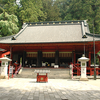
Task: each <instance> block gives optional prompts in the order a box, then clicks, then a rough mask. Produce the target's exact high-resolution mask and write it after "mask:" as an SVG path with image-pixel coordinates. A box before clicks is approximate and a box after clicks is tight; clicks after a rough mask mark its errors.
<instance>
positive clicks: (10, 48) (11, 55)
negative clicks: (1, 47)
mask: <svg viewBox="0 0 100 100" xmlns="http://www.w3.org/2000/svg"><path fill="white" fill-rule="evenodd" d="M10 59H12V46H10ZM10 65H12V61H10Z"/></svg>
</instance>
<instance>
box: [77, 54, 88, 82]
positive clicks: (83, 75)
mask: <svg viewBox="0 0 100 100" xmlns="http://www.w3.org/2000/svg"><path fill="white" fill-rule="evenodd" d="M78 61H80V62H81V78H80V81H88V78H87V76H86V67H87V61H89V58H86V57H85V56H84V55H83V57H81V58H79V59H78Z"/></svg>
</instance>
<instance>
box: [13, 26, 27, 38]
mask: <svg viewBox="0 0 100 100" xmlns="http://www.w3.org/2000/svg"><path fill="white" fill-rule="evenodd" d="M23 26H24V27H22V29H21V30H20V31H19V32H18V33H17V34H16V35H15V36H13V37H12V40H16V38H17V37H18V36H19V35H20V34H21V33H22V32H23V31H24V30H25V29H26V28H27V26H28V24H26V25H23Z"/></svg>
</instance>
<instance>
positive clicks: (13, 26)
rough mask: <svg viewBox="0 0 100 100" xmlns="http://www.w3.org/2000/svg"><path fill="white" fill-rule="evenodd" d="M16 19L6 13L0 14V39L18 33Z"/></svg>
mask: <svg viewBox="0 0 100 100" xmlns="http://www.w3.org/2000/svg"><path fill="white" fill-rule="evenodd" d="M17 23H18V19H17V16H15V15H13V14H12V15H9V14H7V13H6V12H3V13H1V14H0V37H2V36H9V35H13V34H16V33H17V32H18V31H19V28H18V26H17Z"/></svg>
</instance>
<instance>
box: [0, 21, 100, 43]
mask: <svg viewBox="0 0 100 100" xmlns="http://www.w3.org/2000/svg"><path fill="white" fill-rule="evenodd" d="M89 34H90V31H89V28H88V24H87V22H86V20H83V21H60V22H58V21H56V22H38V23H25V24H24V25H23V29H21V30H20V32H19V33H18V34H16V35H15V36H13V38H7V39H3V40H1V41H0V43H57V42H60V43H61V42H66V43H67V42H84V41H86V42H88V41H93V37H92V36H90V35H89ZM96 40H100V38H97V37H96Z"/></svg>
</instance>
